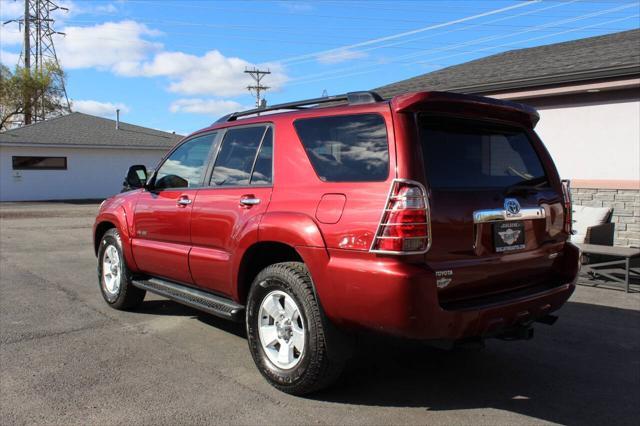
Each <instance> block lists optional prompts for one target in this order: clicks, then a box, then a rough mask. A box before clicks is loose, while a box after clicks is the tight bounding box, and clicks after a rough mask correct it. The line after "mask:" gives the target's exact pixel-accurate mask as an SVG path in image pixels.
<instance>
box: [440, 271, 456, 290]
mask: <svg viewBox="0 0 640 426" xmlns="http://www.w3.org/2000/svg"><path fill="white" fill-rule="evenodd" d="M436 278H437V279H436V286H438V288H445V287H446V286H448V285H449V284H450V283H451V280H452V279H453V271H452V270H450V269H447V270H445V271H436Z"/></svg>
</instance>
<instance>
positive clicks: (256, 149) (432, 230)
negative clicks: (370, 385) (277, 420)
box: [94, 92, 579, 394]
mask: <svg viewBox="0 0 640 426" xmlns="http://www.w3.org/2000/svg"><path fill="white" fill-rule="evenodd" d="M278 110H280V112H278V113H274V112H276V111H278ZM538 118H539V117H538V114H537V113H536V111H535V110H534V109H532V108H529V107H527V106H524V105H520V104H516V103H512V102H505V101H499V100H495V99H490V98H482V97H475V96H464V95H459V94H452V93H442V92H422V93H412V94H406V95H402V96H397V97H394V98H393V99H391V100H386V101H385V100H382V99H381V98H380V97H379V96H378V95H377V94H375V93H373V92H355V93H349V94H347V95H344V96H335V97H328V98H320V99H312V100H309V101H302V102H293V103H288V104H282V105H276V106H273V107H269V108H266V109H265V108H263V109H258V110H251V111H246V112H241V113H234V114H230V115H228V116H226V117H223V118H221V119H220V120H218V121H217V122H216V123H214V124H213V125H212V126H210V127H208V128H206V129H204V130H200V131H198V132H196V133H194V134H192V135H191V136H188V137H186V138H185V139H184V140H183V141H181V142H180V143H179V144H178V145H177V146H176V147H175V148H174V149H173V150H172V151H171V152H169V154H168V155H167V156H166V157H165V158H164V159H163V160H162V162H161V163H160V165H159V166H158V167H157V170H156V171H155V172H154V173H151V174H150V176H149V177H148V178H147V173H146V170H145V168H144V166H133V167H132V168H131V169H130V170H129V173H128V175H127V178H126V180H125V184H126V185H127V186H128V191H125V192H124V193H121V194H119V195H116V196H114V197H112V198H109V199H108V200H106V201H105V202H104V203H103V204H102V206H101V208H100V212H99V214H98V217H97V219H96V222H95V226H94V241H95V251H96V254H97V256H98V276H99V281H100V290H101V292H102V295H103V297H104V299H105V300H106V302H107V303H108V304H109V305H111V306H112V307H114V308H116V309H130V308H134V307H135V306H136V305H138V304H140V303H141V302H142V300H143V298H144V296H145V292H147V291H150V292H153V293H157V294H159V295H162V296H165V297H168V298H170V299H173V300H176V301H178V302H180V303H184V304H186V305H189V306H192V307H195V308H197V309H201V310H203V311H206V312H209V313H211V314H214V315H218V316H220V317H223V318H228V319H231V320H236V321H244V322H245V323H246V329H247V336H248V342H249V349H250V351H251V354H252V356H253V358H254V360H255V362H256V365H257V366H258V368H259V370H260V372H261V373H262V374H263V375H264V376H265V377H266V379H267V380H268V381H269V382H270V383H271V384H273V385H274V386H275V387H277V388H278V389H281V390H283V391H285V392H289V393H292V394H305V393H309V392H312V391H315V390H318V389H320V388H322V387H325V386H327V385H328V384H330V383H331V382H332V381H334V380H335V379H336V378H337V376H338V375H339V374H340V372H341V370H342V368H343V366H344V363H345V360H346V358H347V355H348V353H349V349H350V343H351V342H352V341H353V335H354V332H357V331H363V330H369V331H373V332H376V333H381V334H386V335H391V336H398V337H403V338H409V339H419V340H423V341H430V342H438V343H439V344H442V342H459V341H464V340H468V339H483V338H486V337H501V338H507V339H516V338H529V337H531V335H532V329H531V326H532V323H533V322H534V321H541V322H546V323H552V322H553V320H555V317H554V316H551V315H550V313H551V312H553V311H555V310H557V309H558V308H560V307H561V306H562V305H563V304H564V303H565V302H566V300H567V299H568V298H569V296H570V295H571V293H572V292H573V290H574V288H575V279H576V275H577V273H578V269H579V251H578V249H577V248H576V247H575V246H574V245H572V244H571V243H570V242H569V241H568V238H569V235H570V233H571V216H570V212H571V204H570V200H569V194H568V190H567V187H566V186H565V185H564V184H563V182H562V181H561V180H560V178H559V177H558V172H557V171H556V168H555V166H554V164H553V162H552V160H551V157H550V156H549V153H548V152H547V150H546V149H545V147H544V145H543V144H542V142H541V141H540V139H539V138H538V136H537V135H536V134H535V132H534V131H533V128H534V126H535V124H536V122H537V121H538Z"/></svg>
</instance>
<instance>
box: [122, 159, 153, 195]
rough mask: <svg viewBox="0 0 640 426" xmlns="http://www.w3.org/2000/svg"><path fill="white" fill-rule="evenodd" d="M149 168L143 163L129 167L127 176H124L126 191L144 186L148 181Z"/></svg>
mask: <svg viewBox="0 0 640 426" xmlns="http://www.w3.org/2000/svg"><path fill="white" fill-rule="evenodd" d="M147 177H148V176H147V168H146V167H145V166H143V165H141V164H136V165H135V166H131V167H129V171H128V172H127V176H126V177H125V178H124V182H123V185H124V188H123V190H124V191H130V190H132V189H139V188H144V186H145V184H146V183H147Z"/></svg>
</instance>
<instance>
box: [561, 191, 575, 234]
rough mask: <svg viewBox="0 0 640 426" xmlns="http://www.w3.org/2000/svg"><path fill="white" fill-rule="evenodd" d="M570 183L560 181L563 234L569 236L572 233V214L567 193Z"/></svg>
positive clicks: (569, 194)
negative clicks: (562, 204)
mask: <svg viewBox="0 0 640 426" xmlns="http://www.w3.org/2000/svg"><path fill="white" fill-rule="evenodd" d="M570 184H571V181H569V180H563V181H562V198H563V202H564V232H566V233H567V234H569V235H571V234H572V233H573V230H572V228H573V214H572V207H571V192H570V191H569V186H570Z"/></svg>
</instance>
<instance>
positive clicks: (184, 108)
mask: <svg viewBox="0 0 640 426" xmlns="http://www.w3.org/2000/svg"><path fill="white" fill-rule="evenodd" d="M249 108H250V107H246V106H243V105H242V104H240V103H239V102H236V101H228V100H223V99H200V98H189V99H178V100H177V101H175V102H173V103H172V104H171V106H170V107H169V110H170V111H171V112H173V113H192V114H205V115H210V116H212V117H218V116H222V115H225V114H229V113H231V112H235V111H242V110H245V109H249Z"/></svg>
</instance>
